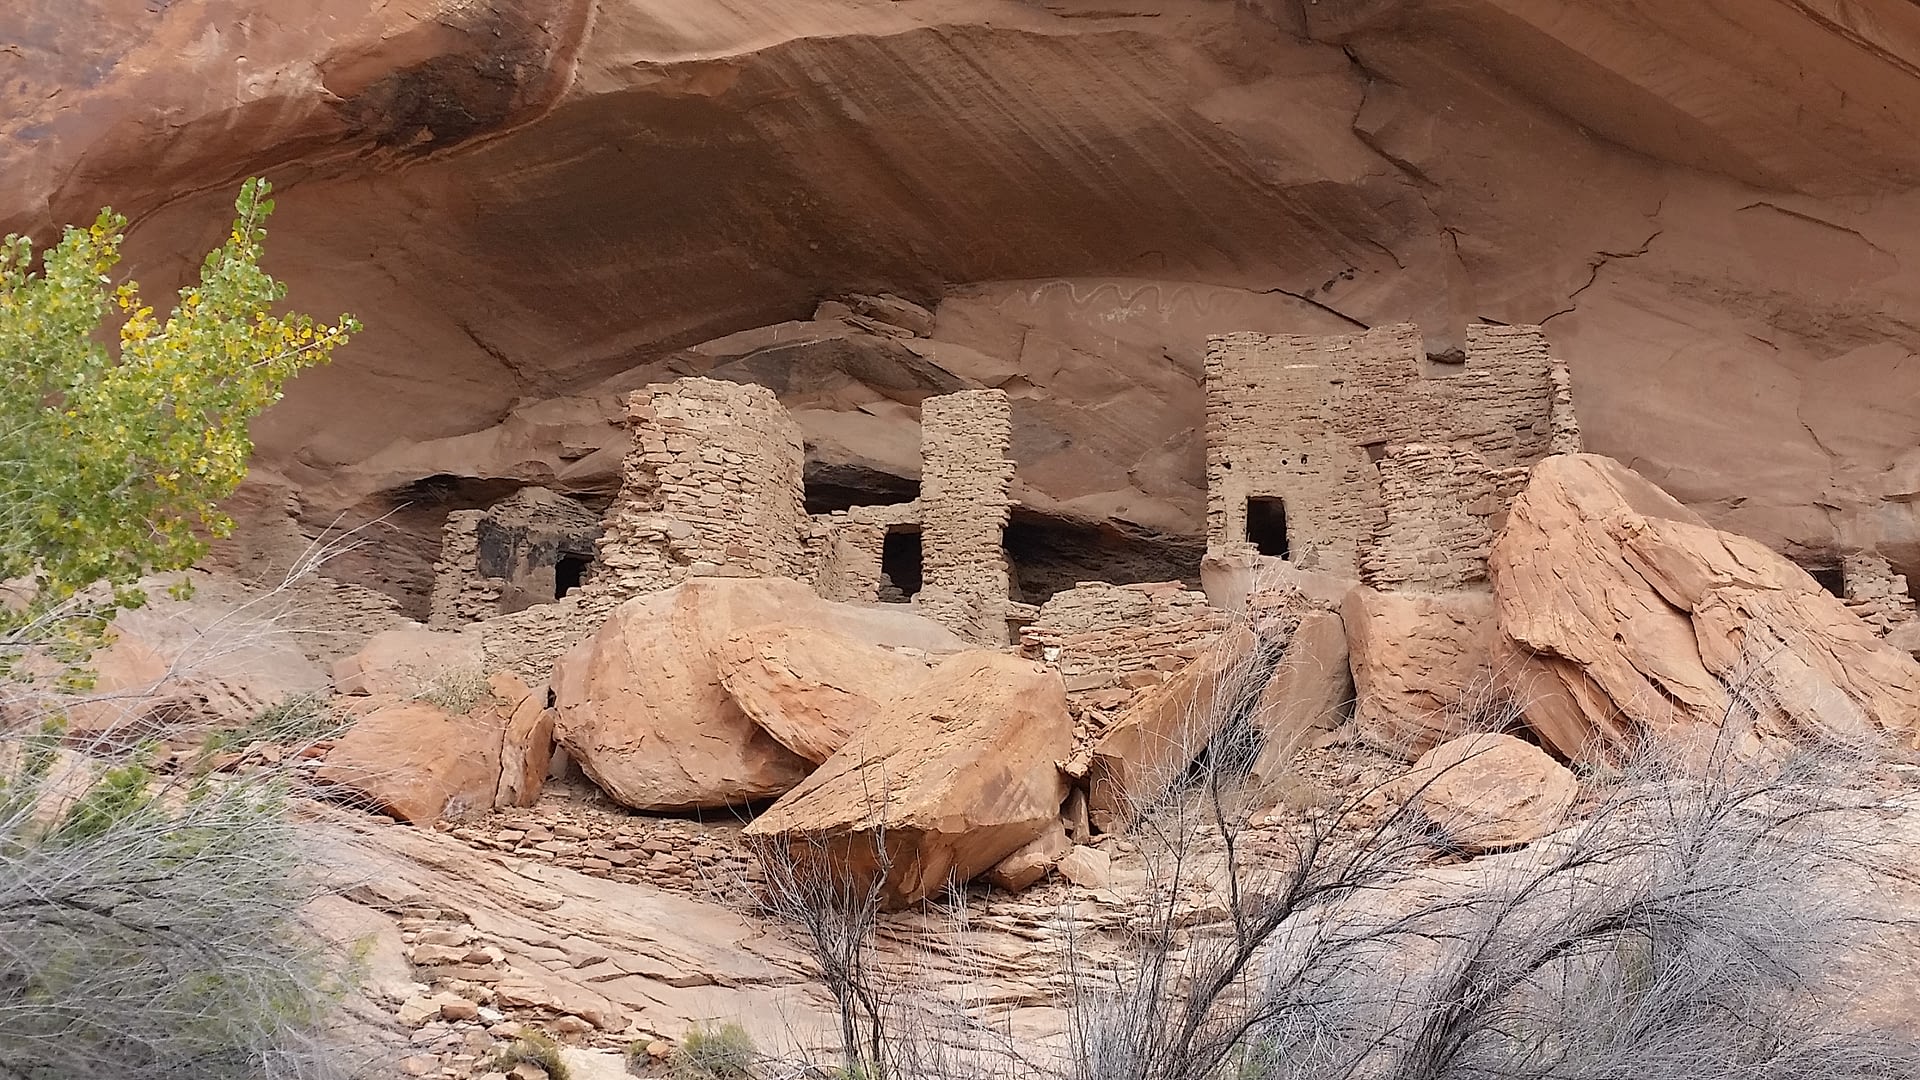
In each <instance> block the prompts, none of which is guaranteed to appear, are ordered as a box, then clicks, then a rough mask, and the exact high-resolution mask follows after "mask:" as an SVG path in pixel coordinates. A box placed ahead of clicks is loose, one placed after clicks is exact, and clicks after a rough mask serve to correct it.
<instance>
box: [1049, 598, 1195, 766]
mask: <svg viewBox="0 0 1920 1080" xmlns="http://www.w3.org/2000/svg"><path fill="white" fill-rule="evenodd" d="M1227 623H1228V618H1227V616H1226V614H1225V613H1224V612H1221V611H1219V610H1217V609H1215V608H1212V607H1209V606H1208V605H1207V596H1206V594H1205V593H1202V592H1195V591H1190V590H1188V589H1186V588H1185V587H1184V586H1182V585H1181V584H1180V583H1178V582H1172V581H1168V582H1153V583H1148V584H1135V585H1109V584H1107V583H1105V582H1099V581H1093V582H1083V583H1081V584H1080V585H1078V586H1076V587H1075V588H1072V589H1066V590H1063V591H1061V592H1057V593H1055V594H1053V597H1052V598H1051V599H1049V600H1048V601H1047V602H1046V603H1044V604H1041V605H1040V610H1039V613H1038V615H1037V616H1036V617H1035V619H1034V621H1033V623H1032V624H1031V625H1029V626H1027V627H1025V628H1023V629H1022V630H1021V631H1020V642H1019V645H1020V653H1021V655H1022V656H1026V657H1028V658H1030V659H1034V660H1041V661H1044V662H1046V663H1048V664H1051V665H1052V666H1053V667H1054V668H1056V669H1057V670H1058V671H1059V672H1060V677H1061V679H1062V680H1063V681H1064V682H1065V683H1066V687H1067V706H1068V708H1069V710H1070V711H1071V712H1072V714H1073V721H1074V745H1075V747H1076V749H1077V752H1078V753H1080V754H1081V755H1084V754H1085V753H1087V752H1089V751H1090V750H1091V748H1092V745H1093V743H1094V742H1096V741H1097V740H1098V739H1099V737H1100V736H1101V735H1102V734H1104V733H1105V732H1106V730H1107V728H1108V727H1109V726H1110V725H1111V724H1112V722H1113V721H1114V720H1115V719H1116V718H1118V717H1119V716H1120V715H1121V714H1122V713H1124V712H1126V710H1127V708H1128V707H1129V706H1131V705H1132V704H1133V703H1134V702H1135V700H1137V699H1138V698H1139V696H1140V695H1141V694H1142V693H1144V692H1145V691H1147V690H1149V689H1151V688H1153V687H1155V686H1158V685H1160V683H1162V682H1164V681H1166V679H1167V678H1168V677H1169V676H1170V675H1172V674H1173V673H1174V672H1176V671H1178V670H1179V669H1181V668H1182V667H1185V666H1186V665H1187V664H1188V663H1189V662H1191V661H1192V660H1194V659H1195V658H1197V657H1199V656H1201V655H1203V654H1204V653H1205V652H1206V651H1207V650H1208V649H1209V648H1210V647H1211V646H1212V644H1213V640H1214V638H1215V637H1217V636H1218V635H1219V634H1220V632H1221V631H1222V630H1224V629H1225V628H1226V626H1227Z"/></svg>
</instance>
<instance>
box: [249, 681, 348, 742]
mask: <svg viewBox="0 0 1920 1080" xmlns="http://www.w3.org/2000/svg"><path fill="white" fill-rule="evenodd" d="M352 726H353V718H352V717H349V716H345V715H342V714H341V713H340V712H338V711H336V710H335V709H334V707H333V705H332V704H331V703H329V702H328V701H327V699H326V698H325V697H322V696H321V695H319V694H293V695H290V696H288V697H287V698H285V699H284V700H282V701H280V702H279V703H278V704H274V705H269V706H267V707H266V708H264V709H262V710H260V714H259V715H258V716H256V717H254V718H253V720H252V722H251V723H248V724H247V725H246V726H244V727H240V728H235V729H233V730H232V731H227V732H221V733H220V734H219V736H218V742H219V746H220V748H223V749H224V748H227V747H244V746H247V745H248V744H250V743H257V742H265V743H274V744H276V745H279V746H304V745H307V744H310V743H317V742H323V741H325V740H327V739H331V738H335V737H336V736H338V735H339V734H340V733H341V732H343V731H345V730H346V729H347V728H349V727H352Z"/></svg>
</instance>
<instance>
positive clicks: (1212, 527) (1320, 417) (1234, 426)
mask: <svg viewBox="0 0 1920 1080" xmlns="http://www.w3.org/2000/svg"><path fill="white" fill-rule="evenodd" d="M1466 341H1467V344H1466V350H1465V354H1464V356H1461V355H1460V354H1457V353H1453V354H1442V355H1438V356H1429V355H1428V354H1427V352H1426V351H1425V349H1424V348H1423V347H1422V342H1421V336H1420V330H1419V328H1418V327H1416V326H1414V325H1413V324H1411V323H1402V324H1400V325H1396V326H1387V327H1381V328H1378V329H1373V330H1367V331H1364V332H1361V333H1357V334H1348V335H1341V336H1334V337H1311V336H1277V337H1276V336H1267V335H1262V334H1228V335H1225V336H1223V337H1218V338H1215V339H1214V340H1213V342H1212V344H1211V346H1210V347H1209V349H1208V351H1207V360H1206V392H1207V421H1206V422H1207V546H1208V551H1209V552H1210V553H1222V554H1231V553H1239V554H1252V555H1260V556H1266V557H1270V558H1278V559H1285V560H1288V561H1289V562H1292V563H1295V564H1296V565H1299V566H1301V567H1303V568H1305V569H1311V570H1319V571H1324V572H1327V573H1332V574H1337V575H1340V576H1342V577H1347V578H1352V579H1358V580H1362V581H1364V582H1365V583H1367V584H1369V585H1374V586H1377V587H1381V588H1424V589H1435V590H1440V589H1448V588H1458V587H1460V586H1463V585H1469V584H1473V583H1476V582H1481V581H1484V580H1485V579H1486V552H1487V548H1488V546H1489V545H1490V544H1491V543H1492V540H1493V533H1494V531H1496V530H1497V529H1498V526H1499V521H1498V519H1499V515H1500V513H1501V511H1502V510H1503V509H1504V507H1505V505H1506V504H1507V502H1508V501H1509V500H1510V499H1511V497H1512V495H1513V493H1514V492H1515V491H1516V490H1517V489H1518V487H1519V485H1520V484H1522V483H1524V481H1525V478H1526V471H1527V468H1528V467H1529V466H1531V465H1532V464H1533V463H1534V462H1536V461H1538V460H1540V459H1541V458H1543V457H1545V456H1547V455H1548V454H1554V453H1565V452H1569V451H1574V450H1577V449H1579V438H1580V435H1579V427H1578V425H1577V423H1576V422H1575V419H1574V415H1573V400H1572V390H1571V383H1570V381H1569V379H1568V377H1567V373H1566V369H1565V367H1564V365H1562V364H1560V363H1559V362H1558V361H1557V360H1555V359H1554V357H1553V355H1552V353H1551V351H1550V350H1549V349H1548V348H1547V342H1546V338H1545V336H1544V335H1543V334H1542V333H1541V332H1540V329H1539V328H1538V327H1530V326H1491V325H1480V324H1475V325H1471V326H1469V327H1468V328H1467V335H1466Z"/></svg>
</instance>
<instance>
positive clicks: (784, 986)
mask: <svg viewBox="0 0 1920 1080" xmlns="http://www.w3.org/2000/svg"><path fill="white" fill-rule="evenodd" d="M303 818H304V819H305V820H303V821H302V822H301V827H302V830H303V834H304V836H305V838H306V841H307V842H308V843H309V844H310V845H312V847H313V850H314V851H315V855H316V858H315V860H314V863H313V867H314V872H315V875H316V877H318V878H319V879H320V880H321V881H322V883H323V884H325V885H326V886H328V887H329V888H330V889H332V890H334V892H335V893H336V894H337V895H334V894H330V895H327V896H325V897H323V902H322V903H321V904H319V905H318V906H317V910H316V916H317V919H316V921H317V922H318V923H319V925H320V926H321V928H322V929H323V930H326V931H327V932H328V933H329V936H330V937H333V938H335V939H337V940H339V941H340V943H341V945H342V946H343V947H352V948H354V949H355V952H356V955H368V954H369V953H371V955H372V956H373V957H374V958H375V960H376V964H377V970H376V971H374V972H371V973H370V974H373V975H377V976H380V982H381V983H382V984H383V985H381V986H379V987H377V988H376V990H377V992H382V993H383V994H384V995H392V996H393V999H394V1000H396V1001H397V1000H399V998H400V997H401V996H404V995H406V994H407V993H409V992H413V993H422V994H424V992H425V990H426V988H425V987H424V986H420V987H418V988H417V989H410V988H409V986H408V983H409V981H410V980H411V979H413V978H427V977H435V978H444V977H453V978H461V977H471V976H475V975H477V976H478V977H479V978H481V979H484V980H485V981H486V984H487V985H489V986H491V987H493V988H494V989H495V991H496V1000H497V1001H500V1002H503V1003H504V1002H505V1001H508V1000H510V1001H514V1002H526V1003H528V1004H527V1005H525V1006H520V1007H523V1008H530V1009H534V1010H538V1011H539V1012H540V1013H543V1014H545V1015H548V1016H555V1015H559V1016H577V1017H581V1018H582V1019H586V1020H587V1021H588V1023H590V1024H592V1025H593V1027H594V1028H595V1029H596V1030H600V1031H610V1032H622V1033H626V1036H627V1037H630V1036H631V1034H632V1033H634V1032H636V1031H637V1032H651V1033H654V1034H656V1035H667V1036H671V1037H678V1036H679V1035H680V1034H682V1033H684V1032H685V1031H686V1030H687V1029H688V1028H689V1027H692V1026H694V1025H695V1024H700V1023H710V1022H711V1021H712V1019H713V1018H714V1017H717V1016H725V1017H729V1018H732V1019H734V1020H737V1021H738V1022H740V1023H741V1024H743V1025H745V1026H746V1028H747V1029H748V1031H749V1032H750V1033H751V1034H752V1036H753V1037H754V1039H755V1040H756V1041H757V1042H758V1044H759V1045H761V1046H775V1045H780V1040H781V1039H786V1038H800V1039H808V1040H812V1039H814V1038H817V1037H819V1036H820V1035H822V1034H826V1033H828V1032H829V1031H830V1028H829V1027H828V1025H830V1023H831V1013H830V1012H829V1011H828V1007H827V1000H828V999H827V998H826V997H825V994H824V991H823V989H822V988H821V987H819V986H818V985H817V984H815V983H812V982H810V981H809V980H808V979H807V978H806V976H805V974H804V972H805V970H806V961H805V959H804V954H803V953H802V952H801V951H800V949H799V948H798V943H797V942H796V941H795V940H793V939H792V938H791V937H789V936H787V935H786V933H785V932H784V930H783V928H782V927H780V926H779V925H778V924H769V923H760V922H755V921H753V920H750V919H748V918H746V917H743V916H742V915H740V914H738V913H736V912H734V911H732V910H730V909H729V908H727V907H726V906H724V905H722V904H720V903H716V902H712V901H703V900H699V899H694V898H689V897H687V896H684V895H680V894H677V893H674V892H672V891H669V890H666V889H662V888H659V887H656V886H652V885H647V884H639V883H622V882H616V881H609V880H606V879H604V878H597V877H590V876H588V875H586V874H582V873H579V872H576V871H573V870H568V869H565V868H563V867H558V866H549V865H543V864H542V863H540V862H537V861H534V860H530V859H521V858H517V857H513V856H501V855H496V854H491V853H485V852H481V851H476V850H474V849H472V848H470V847H468V846H467V845H466V844H464V843H462V842H461V841H459V840H456V839H454V838H453V837H451V836H448V835H445V834H443V833H439V832H435V831H432V830H422V829H405V828H398V827H394V826H391V825H388V826H381V825H378V824H374V823H372V822H370V821H369V820H367V819H365V818H363V817H360V816H358V815H353V814H350V813H348V812H346V811H342V810H338V809H332V808H324V807H316V808H307V810H306V811H305V813H304V814H303ZM423 908H424V909H426V910H430V911H436V912H438V913H440V915H441V917H442V918H443V919H446V920H449V921H450V922H451V923H452V924H453V925H455V926H458V927H459V928H460V933H459V934H458V936H459V938H460V939H462V940H465V941H467V942H468V944H467V945H463V946H462V947H461V948H460V950H459V951H462V952H465V951H467V950H468V949H469V948H471V947H474V946H477V945H480V944H482V943H484V945H485V946H486V947H487V948H489V949H492V950H495V953H494V954H495V955H497V956H498V957H499V958H500V959H498V960H497V961H495V962H493V963H490V964H486V965H483V966H481V967H479V968H477V969H476V968H474V967H472V966H465V965H454V966H440V967H438V968H435V967H428V966H422V967H420V968H418V969H416V970H414V971H409V970H408V966H407V961H406V958H405V955H404V954H405V953H406V952H407V951H408V949H407V946H406V945H405V944H404V943H403V942H402V940H401V934H402V929H401V923H402V920H401V919H397V918H395V916H394V914H393V913H395V912H406V911H409V910H415V911H417V910H420V909H423ZM369 943H371V945H372V947H371V949H369V947H368V946H369ZM383 957H392V960H390V961H384V962H383V961H381V958H383ZM396 968H397V970H396Z"/></svg>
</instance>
